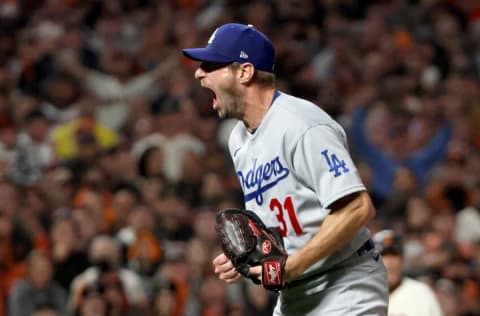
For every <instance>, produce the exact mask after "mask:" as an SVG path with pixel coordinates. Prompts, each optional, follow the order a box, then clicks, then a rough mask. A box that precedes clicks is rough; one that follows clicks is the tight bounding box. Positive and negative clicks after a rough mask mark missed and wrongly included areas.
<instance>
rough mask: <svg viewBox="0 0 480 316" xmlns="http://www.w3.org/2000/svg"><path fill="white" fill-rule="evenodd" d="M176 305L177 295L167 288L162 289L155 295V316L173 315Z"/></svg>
mask: <svg viewBox="0 0 480 316" xmlns="http://www.w3.org/2000/svg"><path fill="white" fill-rule="evenodd" d="M175 304H176V301H175V293H174V292H173V291H171V290H170V289H167V288H162V289H160V290H159V291H158V293H157V294H156V295H155V301H154V306H155V315H172V311H173V310H174V308H175Z"/></svg>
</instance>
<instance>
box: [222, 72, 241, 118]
mask: <svg viewBox="0 0 480 316" xmlns="http://www.w3.org/2000/svg"><path fill="white" fill-rule="evenodd" d="M216 96H217V100H218V102H219V104H220V106H219V107H218V108H217V113H218V116H219V117H220V118H221V119H229V118H236V119H242V117H243V115H244V113H243V112H244V111H243V109H244V106H243V104H244V101H243V93H242V92H241V91H239V89H238V88H237V87H236V85H235V81H234V80H232V81H230V82H229V84H227V85H224V86H221V87H219V88H218V93H217V94H216Z"/></svg>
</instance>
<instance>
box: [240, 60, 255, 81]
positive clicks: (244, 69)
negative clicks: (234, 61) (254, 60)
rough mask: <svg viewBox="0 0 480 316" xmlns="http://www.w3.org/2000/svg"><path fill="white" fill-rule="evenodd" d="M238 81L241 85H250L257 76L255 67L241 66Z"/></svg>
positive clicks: (246, 64)
mask: <svg viewBox="0 0 480 316" xmlns="http://www.w3.org/2000/svg"><path fill="white" fill-rule="evenodd" d="M238 70H239V71H238V73H237V76H238V79H239V80H240V83H244V84H245V83H250V82H251V81H252V80H253V76H254V74H255V67H253V65H252V64H251V63H243V64H240V67H239V69H238Z"/></svg>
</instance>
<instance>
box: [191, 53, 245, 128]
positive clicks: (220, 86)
mask: <svg viewBox="0 0 480 316" xmlns="http://www.w3.org/2000/svg"><path fill="white" fill-rule="evenodd" d="M240 71H241V70H240V68H239V67H235V66H233V65H232V66H230V65H228V64H222V63H213V62H206V61H205V62H202V64H201V65H200V67H199V68H198V69H197V70H196V71H195V78H196V79H198V80H200V84H201V85H202V87H204V88H206V89H209V90H210V91H211V93H212V99H213V103H212V107H213V109H214V110H215V111H217V113H218V116H219V117H220V118H238V119H241V118H242V116H243V105H242V103H241V98H242V93H241V92H240V90H239V87H238V83H237V75H238V73H239V72H240Z"/></svg>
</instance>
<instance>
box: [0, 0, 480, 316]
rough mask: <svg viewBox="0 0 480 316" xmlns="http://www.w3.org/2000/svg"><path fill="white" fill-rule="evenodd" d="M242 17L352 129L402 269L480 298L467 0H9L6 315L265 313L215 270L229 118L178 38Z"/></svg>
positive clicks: (455, 311)
mask: <svg viewBox="0 0 480 316" xmlns="http://www.w3.org/2000/svg"><path fill="white" fill-rule="evenodd" d="M232 21H233V22H244V23H249V24H253V25H255V26H256V27H257V28H258V29H259V30H261V31H262V32H264V33H265V34H267V35H268V36H269V37H270V38H271V39H272V41H273V42H274V44H275V47H276V55H277V57H276V60H277V62H276V74H277V86H278V87H279V89H280V90H282V91H285V92H290V93H293V94H297V95H299V96H302V97H305V98H307V99H310V100H312V101H315V102H317V103H318V104H321V105H322V107H323V108H324V109H325V110H326V111H327V112H328V113H330V114H331V115H332V116H333V117H335V118H336V119H337V120H339V121H340V122H341V123H342V125H343V126H344V127H345V128H346V130H347V132H348V134H349V137H350V143H351V149H352V152H353V155H354V157H355V159H356V162H357V164H358V167H359V170H360V172H361V175H362V177H363V179H364V181H365V183H366V185H367V187H368V189H369V191H370V193H371V195H372V197H373V199H374V202H375V204H376V207H377V210H378V216H377V219H376V220H375V221H374V222H373V223H372V225H371V227H370V228H371V230H372V231H373V232H375V231H378V230H380V229H383V228H393V229H395V230H396V231H398V232H400V233H401V234H402V236H403V237H404V239H403V243H404V249H405V260H406V261H405V263H406V266H405V273H407V274H408V275H410V276H412V277H415V278H417V279H419V280H421V281H424V282H426V283H427V284H429V285H430V286H431V287H432V288H433V289H434V290H435V293H436V294H437V295H438V297H439V298H440V302H441V304H442V308H443V309H444V312H445V315H448V316H450V315H452V316H453V315H459V316H460V315H461V316H466V315H480V303H479V302H480V266H479V265H480V229H479V227H480V88H479V75H480V4H479V3H478V1H474V0H471V1H469V0H457V1H455V0H451V1H441V0H424V1H422V0H417V1H415V0H410V1H408V0H391V1H388V0H383V1H374V0H359V1H350V0H338V1H333V0H324V1H320V0H319V1H314V0H312V1H308V0H282V1H280V0H276V1H275V0H271V1H239V0H237V1H227V0H225V1H221V0H216V1H209V0H203V1H202V0H170V1H168V0H163V1H153V0H152V1H148V0H143V1H141V0H138V1H134V0H124V1H120V0H105V1H92V0H86V1H76V0H63V1H62V0H46V1H15V0H3V1H0V175H1V180H0V315H15V316H16V315H23V314H22V313H23V311H27V313H31V312H33V315H36V316H40V315H50V316H52V315H63V314H64V313H68V314H72V315H104V314H105V315H169V316H171V315H175V316H176V315H189V316H190V315H202V316H216V315H269V311H270V309H271V304H272V299H273V298H272V296H270V294H268V293H266V292H265V291H264V290H263V289H261V288H259V287H254V286H252V285H251V284H250V283H248V282H245V283H240V284H237V285H235V286H228V287H227V286H226V285H225V284H223V283H222V282H220V281H218V280H217V279H216V278H215V277H214V275H213V271H212V266H211V259H212V258H213V257H214V256H215V255H216V254H217V253H218V252H219V248H218V245H217V242H216V239H215V234H214V231H213V222H214V216H215V212H216V210H218V209H220V208H223V207H229V206H241V205H242V200H241V199H242V197H241V192H240V191H239V187H238V183H237V179H236V177H235V175H234V172H233V170H232V167H231V163H230V160H229V158H228V155H227V153H226V140H227V137H228V132H229V130H230V128H231V126H232V124H233V123H234V122H231V121H220V120H219V119H218V118H217V117H216V113H215V112H214V111H213V110H212V109H211V100H210V95H209V94H208V93H207V92H205V91H202V90H201V89H200V88H199V85H198V83H196V82H195V81H194V78H193V70H194V69H195V67H196V64H195V63H192V62H190V61H188V60H186V59H184V58H183V57H182V55H181V48H184V47H197V46H203V45H204V44H205V43H206V41H207V39H208V37H209V36H210V34H211V33H212V31H213V30H214V29H215V28H216V26H218V25H220V24H222V23H226V22H232ZM92 241H93V242H94V243H93V244H95V245H97V247H93V248H94V249H92V247H91V245H92ZM116 246H118V247H116ZM99 259H102V260H99ZM115 263H117V265H115ZM92 267H94V268H92ZM85 269H89V270H87V271H90V272H92V269H93V270H97V272H98V271H101V272H100V273H99V274H98V275H97V277H95V278H93V279H92V277H91V273H90V272H89V273H90V274H89V273H87V272H85V273H84V270H85ZM74 279H75V280H76V281H75V285H72V282H73V280H74ZM92 280H94V281H92ZM87 281H88V282H87ZM7 309H8V310H9V311H10V313H9V312H7ZM27 315H30V314H27Z"/></svg>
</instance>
